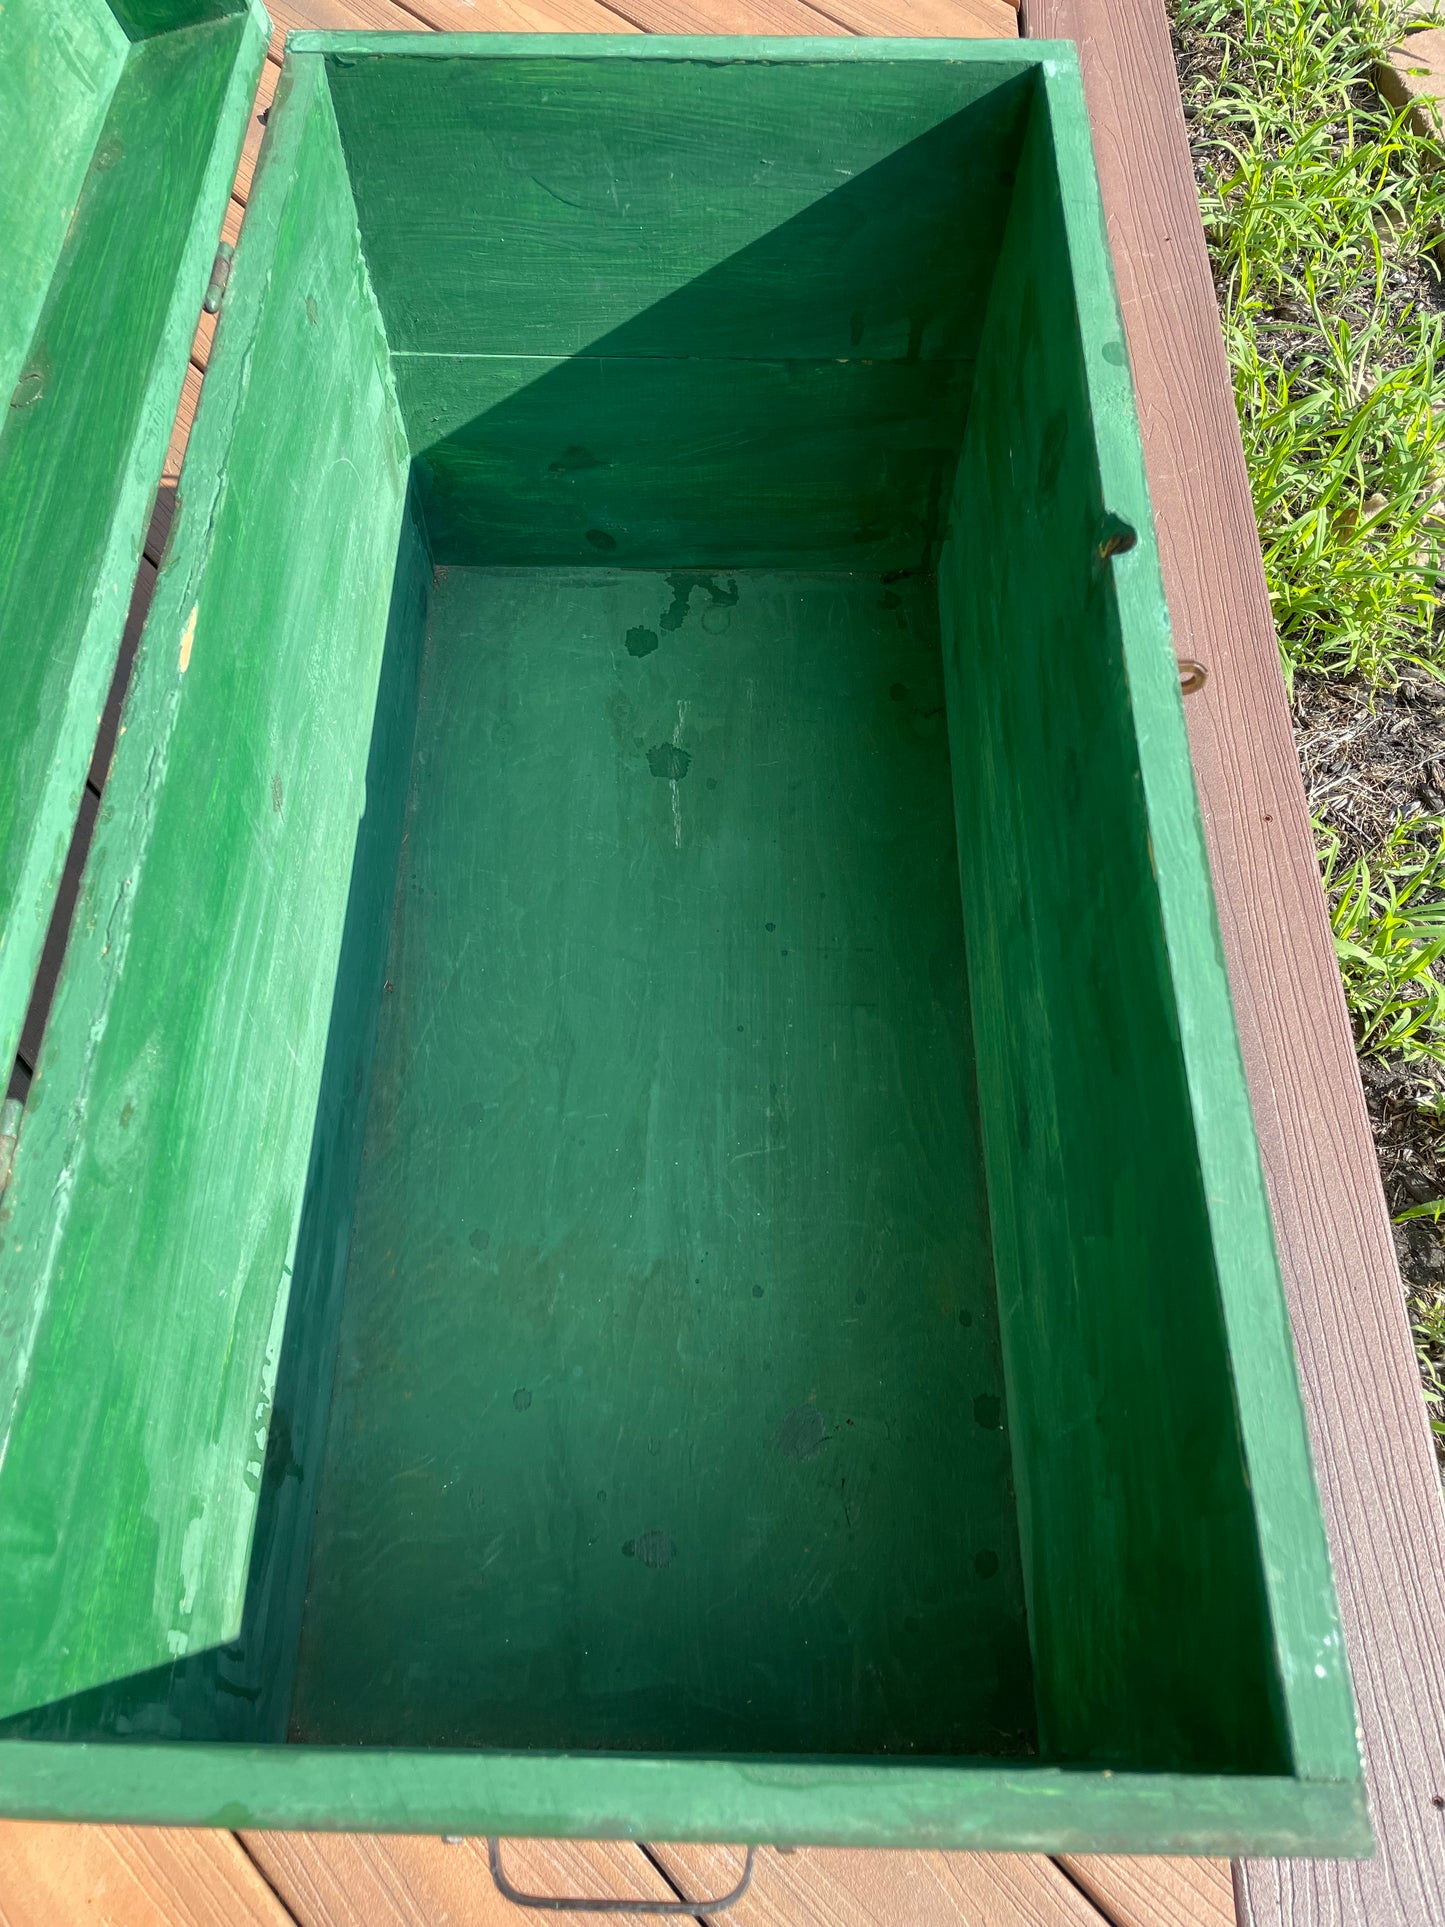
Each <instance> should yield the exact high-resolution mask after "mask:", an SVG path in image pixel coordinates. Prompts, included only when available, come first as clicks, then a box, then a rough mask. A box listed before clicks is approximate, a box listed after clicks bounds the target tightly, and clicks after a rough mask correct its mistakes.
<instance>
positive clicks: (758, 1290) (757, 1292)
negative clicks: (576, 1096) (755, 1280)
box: [753, 1285, 763, 1298]
mask: <svg viewBox="0 0 1445 1927" xmlns="http://www.w3.org/2000/svg"><path fill="white" fill-rule="evenodd" d="M762 1295H763V1288H762V1286H761V1285H754V1286H753V1296H754V1298H761V1297H762Z"/></svg>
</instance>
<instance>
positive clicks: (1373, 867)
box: [1172, 0, 1445, 1449]
mask: <svg viewBox="0 0 1445 1927" xmlns="http://www.w3.org/2000/svg"><path fill="white" fill-rule="evenodd" d="M1172 13H1173V19H1174V24H1175V27H1176V30H1177V33H1178V35H1179V37H1180V41H1181V44H1182V47H1183V60H1182V71H1183V76H1184V79H1183V96H1184V103H1185V113H1186V115H1187V116H1188V117H1189V119H1190V121H1191V129H1190V131H1191V138H1192V145H1193V148H1194V153H1195V158H1196V168H1197V172H1198V176H1199V194H1200V208H1201V212H1202V214H1203V218H1204V225H1205V231H1206V234H1207V237H1208V241H1209V248H1210V255H1211V259H1212V261H1213V265H1214V273H1215V280H1216V287H1217V291H1218V295H1219V305H1220V312H1221V315H1222V317H1223V322H1224V337H1225V347H1226V352H1227V355H1228V359H1229V366H1230V372H1231V376H1232V379H1233V383H1234V392H1235V399H1236V403H1237V406H1238V409H1239V420H1240V427H1241V431H1242V434H1243V439H1244V448H1245V455H1246V458H1247V461H1248V465H1249V475H1250V483H1251V487H1252V490H1253V494H1254V504H1255V512H1256V515H1257V518H1258V521H1259V529H1260V537H1261V546H1262V549H1263V554H1264V565H1265V575H1266V579H1267V581H1268V584H1269V593H1270V598H1271V601H1272V604H1273V608H1274V615H1275V622H1276V625H1277V629H1278V633H1279V642H1280V655H1281V661H1282V665H1283V668H1284V673H1285V677H1286V681H1287V682H1289V683H1290V684H1291V686H1293V683H1294V679H1295V677H1296V676H1297V675H1300V674H1308V675H1313V676H1322V677H1328V678H1331V679H1339V678H1346V679H1352V680H1353V681H1354V682H1355V683H1357V684H1359V685H1363V686H1365V687H1366V688H1368V687H1370V686H1376V687H1378V686H1388V685H1389V684H1391V683H1392V682H1394V681H1395V680H1396V679H1397V678H1398V677H1399V676H1400V675H1401V674H1402V672H1405V671H1407V670H1411V671H1415V672H1418V671H1419V670H1422V669H1423V670H1425V671H1427V672H1429V673H1431V674H1434V675H1437V676H1442V675H1445V627H1442V623H1441V621H1440V614H1439V608H1438V604H1439V599H1440V588H1441V581H1442V567H1445V547H1442V544H1445V332H1442V325H1445V324H1442V316H1445V300H1441V299H1440V298H1439V296H1438V292H1437V291H1438V277H1437V276H1436V275H1435V273H1434V262H1433V259H1432V249H1434V247H1435V246H1436V244H1437V243H1438V242H1439V240H1440V236H1441V233H1442V231H1445V154H1442V144H1441V141H1440V140H1438V139H1435V138H1429V137H1426V136H1423V135H1421V134H1420V133H1418V132H1416V131H1415V130H1414V129H1413V128H1412V127H1411V125H1410V124H1409V123H1408V121H1407V118H1406V116H1405V114H1404V113H1396V112H1394V111H1393V110H1392V109H1391V108H1390V107H1388V106H1387V105H1386V104H1385V103H1384V102H1383V101H1382V100H1381V99H1380V97H1379V96H1378V95H1377V94H1376V93H1375V91H1374V89H1373V86H1372V84H1371V75H1372V72H1373V69H1374V67H1375V65H1376V63H1377V62H1378V61H1379V60H1381V59H1382V58H1383V57H1384V56H1385V54H1386V52H1387V51H1388V49H1389V48H1390V47H1391V46H1392V45H1394V44H1395V43H1396V42H1397V41H1398V40H1399V39H1400V38H1401V36H1402V34H1403V33H1404V32H1405V31H1406V30H1407V29H1408V27H1409V26H1410V25H1412V24H1415V25H1419V24H1423V19H1422V15H1421V12H1420V9H1419V8H1418V7H1416V8H1414V9H1413V10H1411V9H1408V8H1406V7H1403V6H1401V5H1398V4H1393V3H1392V0H1244V4H1237V3H1236V4H1228V3H1227V0H1173V6H1172ZM1422 268H1424V269H1425V270H1426V271H1425V272H1422ZM1442 748H1445V745H1442ZM1316 834H1317V840H1318V845H1319V852H1320V862H1321V869H1322V873H1323V879H1324V884H1325V891H1326V895H1327V898H1328V900H1329V905H1330V915H1331V920H1332V923H1333V927H1334V935H1335V946H1336V952H1337V955H1338V958H1339V963H1340V970H1341V975H1342V977H1343V980H1344V988H1345V998H1346V1002H1347V1004H1348V1007H1349V1011H1350V1016H1351V1019H1352V1021H1353V1023H1354V1026H1355V1035H1356V1041H1357V1045H1358V1048H1359V1050H1360V1053H1361V1055H1362V1056H1365V1057H1369V1058H1375V1059H1379V1060H1382V1062H1383V1063H1384V1064H1385V1065H1388V1066H1391V1067H1394V1068H1395V1069H1397V1070H1398V1069H1400V1068H1402V1067H1403V1068H1404V1069H1405V1070H1406V1071H1408V1070H1409V1069H1410V1068H1411V1067H1420V1068H1421V1069H1422V1071H1423V1070H1424V1068H1425V1067H1431V1069H1432V1070H1433V1067H1434V1066H1435V1065H1439V1064H1445V824H1442V821H1441V820H1440V819H1438V818H1435V817H1421V816H1419V815H1416V814H1413V813H1412V814H1411V815H1409V816H1408V817H1405V818H1402V820H1400V821H1399V822H1397V823H1396V824H1395V825H1394V826H1393V828H1391V829H1390V830H1389V831H1388V833H1387V834H1386V835H1385V836H1384V837H1383V838H1382V839H1381V840H1380V841H1379V842H1378V844H1377V845H1376V846H1375V847H1374V848H1373V849H1371V850H1369V851H1367V852H1365V853H1364V854H1356V855H1354V856H1353V858H1352V860H1346V858H1345V857H1344V856H1343V855H1342V841H1341V836H1340V834H1339V832H1338V830H1337V828H1335V827H1333V826H1332V825H1331V824H1330V823H1329V822H1328V821H1322V822H1318V823H1317V824H1316ZM1405 1088H1406V1089H1407V1091H1408V1090H1409V1089H1410V1088H1411V1086H1410V1080H1409V1079H1408V1077H1407V1078H1406V1080H1405ZM1442 1091H1445V1082H1442V1080H1440V1079H1439V1078H1438V1077H1436V1076H1433V1075H1431V1076H1428V1077H1427V1076H1422V1077H1421V1078H1420V1079H1419V1081H1418V1084H1417V1085H1415V1087H1414V1103H1415V1107H1416V1118H1415V1128H1416V1134H1417V1138H1418V1140H1419V1141H1420V1142H1422V1143H1424V1142H1426V1140H1427V1138H1428V1136H1429V1134H1430V1133H1432V1132H1439V1131H1441V1130H1445V1097H1442ZM1406 1101H1407V1102H1409V1101H1410V1100H1409V1098H1408V1097H1407V1099H1406ZM1428 1148H1429V1153H1430V1157H1429V1161H1430V1162H1431V1164H1432V1165H1433V1166H1434V1167H1435V1168H1437V1169H1438V1168H1440V1167H1441V1166H1445V1147H1440V1146H1436V1145H1434V1144H1433V1143H1431V1144H1430V1145H1429V1147H1428ZM1407 1220H1414V1221H1416V1223H1415V1224H1414V1225H1412V1226H1411V1230H1412V1232H1414V1234H1415V1235H1417V1236H1418V1235H1420V1233H1421V1232H1422V1231H1423V1232H1424V1234H1425V1235H1426V1236H1427V1237H1434V1238H1437V1239H1438V1238H1439V1236H1440V1234H1441V1228H1442V1220H1445V1201H1441V1200H1430V1201H1427V1202H1425V1203H1419V1204H1414V1205H1410V1206H1407V1207H1406V1208H1405V1209H1403V1210H1401V1211H1399V1212H1398V1215H1397V1222H1401V1223H1404V1222H1405V1221H1407ZM1420 1221H1424V1223H1421V1222H1420ZM1427 1225H1428V1229H1426V1226H1427ZM1435 1275H1437V1276H1438V1275H1439V1274H1438V1273H1437V1274H1435ZM1406 1297H1407V1304H1408V1308H1409V1312H1410V1318H1411V1325H1412V1328H1413V1332H1414V1337H1415V1347H1416V1353H1417V1356H1418V1358H1419V1361H1420V1370H1421V1378H1422V1382H1423V1385H1424V1389H1425V1396H1426V1400H1427V1402H1428V1404H1429V1407H1430V1411H1431V1422H1432V1424H1433V1426H1434V1429H1435V1432H1436V1434H1437V1436H1438V1437H1439V1438H1440V1439H1441V1440H1442V1442H1445V1287H1441V1288H1440V1289H1434V1288H1430V1287H1427V1286H1423V1285H1418V1284H1417V1285H1416V1286H1414V1287H1411V1288H1407V1293H1406ZM1442 1449H1445V1446H1442Z"/></svg>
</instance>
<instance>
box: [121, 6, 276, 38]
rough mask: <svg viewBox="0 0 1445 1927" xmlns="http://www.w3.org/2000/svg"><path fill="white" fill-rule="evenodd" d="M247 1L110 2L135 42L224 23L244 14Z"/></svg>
mask: <svg viewBox="0 0 1445 1927" xmlns="http://www.w3.org/2000/svg"><path fill="white" fill-rule="evenodd" d="M247 3H248V0H108V4H109V7H110V10H111V12H112V13H113V14H114V15H115V17H116V19H117V20H118V21H119V23H120V25H121V27H122V28H123V29H124V31H125V33H126V34H127V35H128V36H129V38H130V39H132V40H147V39H149V38H150V36H151V35H152V34H158V33H171V32H173V31H174V30H175V29H176V28H177V27H196V26H200V25H201V24H202V23H203V22H204V21H207V20H225V19H227V18H228V17H229V16H230V15H232V14H238V13H244V12H245V11H246V7H247Z"/></svg>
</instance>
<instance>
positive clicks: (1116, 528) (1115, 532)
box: [1099, 515, 1139, 562]
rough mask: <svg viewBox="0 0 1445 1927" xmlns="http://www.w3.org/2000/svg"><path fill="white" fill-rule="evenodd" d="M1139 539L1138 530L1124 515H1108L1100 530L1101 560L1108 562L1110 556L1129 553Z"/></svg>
mask: <svg viewBox="0 0 1445 1927" xmlns="http://www.w3.org/2000/svg"><path fill="white" fill-rule="evenodd" d="M1138 540H1139V536H1138V533H1137V531H1136V530H1134V529H1133V528H1131V527H1130V525H1129V523H1127V522H1126V521H1125V520H1124V519H1123V517H1122V516H1119V515H1106V516H1105V517H1104V526H1103V528H1102V529H1101V530H1100V531H1099V560H1100V561H1101V562H1107V561H1108V560H1109V558H1110V556H1113V555H1127V554H1128V553H1129V551H1130V549H1132V548H1133V546H1134V544H1135V543H1136V542H1137V541H1138Z"/></svg>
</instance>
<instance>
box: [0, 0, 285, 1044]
mask: <svg viewBox="0 0 1445 1927" xmlns="http://www.w3.org/2000/svg"><path fill="white" fill-rule="evenodd" d="M174 11H178V12H179V13H180V14H181V15H184V13H185V11H186V10H185V9H184V8H180V9H177V10H174ZM12 16H13V17H12ZM82 18H83V16H82V15H81V14H80V11H79V9H78V8H77V7H75V6H73V5H70V4H67V5H66V6H64V7H61V8H57V9H55V10H54V11H53V12H51V11H50V10H49V9H46V10H45V16H44V19H43V20H42V21H37V20H36V19H35V18H34V17H33V13H32V9H31V8H30V6H29V4H28V0H21V4H20V5H19V6H18V8H15V7H12V8H10V9H7V10H6V12H5V13H4V14H0V73H3V74H4V76H5V77H4V79H3V80H0V89H5V90H7V92H6V93H0V116H5V115H7V114H8V113H9V111H10V109H11V106H12V105H14V103H13V102H11V101H10V100H9V99H8V89H9V88H10V87H11V85H12V81H13V80H18V82H19V87H20V93H21V98H22V102H23V108H22V109H21V112H20V118H19V120H18V122H14V123H12V122H11V121H9V120H8V119H7V121H6V129H7V132H6V139H5V141H4V142H3V143H0V147H3V148H4V151H5V154H6V155H13V156H15V158H16V159H18V162H19V165H20V169H21V172H20V174H19V176H11V175H10V174H9V172H8V170H9V168H10V167H11V166H12V164H13V163H12V162H11V161H10V160H6V159H3V158H0V224H3V229H4V232H5V235H6V257H7V270H8V266H9V261H10V258H11V257H10V246H9V237H10V235H11V233H12V232H13V233H15V234H16V235H17V237H18V238H17V246H16V257H15V258H16V260H17V262H18V266H19V272H18V274H17V275H16V277H15V280H14V282H13V283H12V282H10V279H9V275H8V271H7V275H6V277H4V278H5V279H6V281H7V292H6V293H4V294H0V303H4V304H6V305H5V307H0V357H4V358H5V361H6V371H7V374H8V376H9V379H7V381H6V382H5V393H6V394H7V396H8V397H9V400H10V406H9V407H8V409H7V410H6V412H5V416H4V419H3V423H0V580H3V581H4V583H5V595H4V597H3V599H0V685H3V687H4V690H5V701H4V704H3V706H0V1063H4V1064H7V1065H8V1064H9V1063H10V1061H11V1059H12V1058H13V1056H14V1052H15V1048H16V1044H17V1041H18V1039H19V1035H20V1027H21V1023H22V1021H23V1018H24V1014H25V1009H26V1006H27V1004H28V1002H29V997H30V989H31V983H32V980H33V977H34V972H35V968H36V965H37V962H38V960H39V956H40V949H41V945H42V943H43V942H44V938H45V932H46V929H47V927H48V924H49V921H50V913H51V910H52V908H53V905H54V900H55V892H56V890H57V888H58V887H59V883H60V877H61V872H62V869H63V866H64V861H65V854H66V851H67V849H68V847H69V843H70V835H71V831H72V828H73V826H74V823H75V816H76V811H77V808H78V806H79V802H80V795H81V790H82V788H83V786H84V782H85V776H86V771H87V769H88V767H89V764H90V758H91V751H92V748H93V745H94V742H95V734H96V728H97V725H98V722H99V719H100V712H101V709H102V707H103V705H104V702H105V695H106V691H107V689H108V687H109V684H110V678H111V672H112V670H113V668H114V666H115V660H116V654H117V651H118V649H119V646H120V639H121V633H122V630H123V628H124V625H125V617H126V609H127V606H128V604H129V601H130V593H131V586H132V583H133V581H134V578H135V570H136V564H137V562H138V560H139V557H140V550H141V543H142V540H143V537H144V531H145V525H146V522H147V519H148V517H149V514H150V507H151V500H152V497H153V495H154V491H155V486H156V483H157V481H158V479H159V476H160V471H161V465H162V463H163V461H164V459H165V450H166V445H167V442H168V439H169V435H170V427H171V422H172V420H173V418H174V414H175V409H176V404H177V401H178V400H179V397H180V388H181V381H182V377H183V375H184V373H185V368H186V358H187V353H188V350H189V347H190V342H191V337H192V334H193V332H194V328H195V321H196V316H197V314H198V312H199V309H200V301H201V295H202V293H203V292H204V289H205V285H206V279H207V275H208V271H209V267H210V262H211V259H212V256H213V254H214V251H215V244H216V236H217V234H218V232H219V230H220V224H221V217H222V214H223V212H224V210H225V206H226V198H227V195H228V193H229V189H230V182H231V177H232V174H233V172H234V169H235V163H236V156H237V153H238V152H239V148H240V143H241V139H242V137H243V135H244V133H245V126H246V117H247V114H248V112H249V107H250V101H251V96H252V93H253V91H254V87H255V81H256V75H257V73H258V72H259V70H260V65H261V61H262V60H263V58H264V55H265V49H266V35H267V23H266V18H265V15H264V14H263V13H262V12H261V9H260V7H259V5H253V6H252V7H250V8H249V9H248V10H247V11H246V12H244V13H240V14H236V15H234V16H233V17H230V18H227V19H224V20H220V21H217V22H215V23H213V24H210V25H203V26H196V27H190V28H186V29H183V30H181V31H178V32H171V33H164V34H159V35H157V36H156V37H155V38H153V39H148V40H142V41H140V42H138V43H137V44H136V45H134V46H131V47H130V48H129V49H128V51H125V52H124V59H123V64H119V63H118V61H117V59H116V46H117V44H118V45H119V47H120V48H121V49H122V50H124V49H125V42H124V41H123V40H121V39H120V37H119V35H118V34H116V31H115V22H114V21H113V20H110V21H109V33H110V35H111V36H112V38H111V39H110V40H108V41H107V42H106V51H105V54H104V58H103V59H100V58H99V56H97V57H96V58H93V59H92V58H90V56H89V54H88V53H87V46H89V47H90V53H94V45H93V44H92V43H94V42H96V41H97V37H98V33H99V30H98V29H96V32H94V33H92V35H91V42H90V43H88V42H86V41H85V38H84V36H83V35H82V33H81V29H80V25H79V22H80V21H81V19H82ZM107 19H108V16H107ZM91 25H92V28H95V22H94V21H92V22H91ZM67 29H69V30H70V31H68V32H67ZM97 116H99V117H100V119H99V124H98V125H97ZM12 128H13V129H14V130H15V131H14V132H12ZM17 135H18V138H17ZM87 137H88V139H87ZM62 148H63V152H62V151H61V150H62ZM77 161H78V163H79V167H80V171H81V175H83V178H78V177H77V173H76V165H77ZM32 219H33V226H32V225H30V223H31V221H32ZM42 285H43V294H40V298H39V302H38V306H37V298H36V297H37V294H38V293H39V291H40V290H41V288H42ZM22 331H23V332H24V333H25V334H26V337H27V338H26V341H25V345H24V347H23V349H21V350H20V352H19V355H18V361H17V360H16V356H15V352H14V351H15V348H16V344H17V343H18V342H19V341H20V337H21V333H22Z"/></svg>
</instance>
